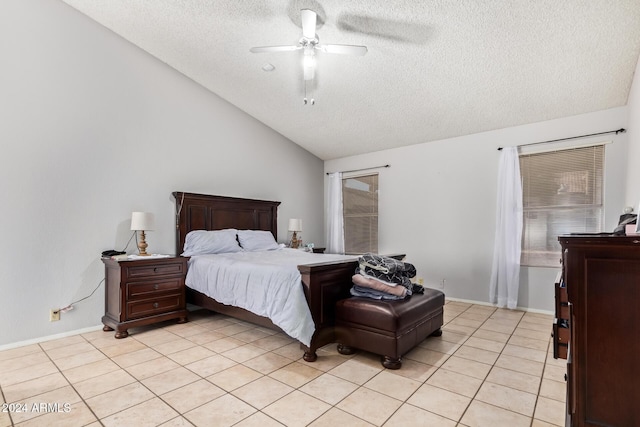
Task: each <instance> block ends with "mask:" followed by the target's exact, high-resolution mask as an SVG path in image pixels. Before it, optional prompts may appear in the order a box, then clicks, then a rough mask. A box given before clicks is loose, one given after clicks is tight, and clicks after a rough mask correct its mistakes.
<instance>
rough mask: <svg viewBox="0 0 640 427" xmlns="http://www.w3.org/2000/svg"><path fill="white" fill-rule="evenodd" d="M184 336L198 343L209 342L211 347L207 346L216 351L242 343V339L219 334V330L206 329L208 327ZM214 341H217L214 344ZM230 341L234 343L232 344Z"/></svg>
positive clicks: (204, 343) (205, 343)
mask: <svg viewBox="0 0 640 427" xmlns="http://www.w3.org/2000/svg"><path fill="white" fill-rule="evenodd" d="M185 338H186V339H188V340H189V341H191V342H192V343H194V344H198V345H207V344H210V345H211V347H209V346H207V348H209V349H210V350H212V351H215V352H218V353H219V352H222V351H226V350H230V349H232V348H235V347H238V346H240V345H243V344H244V342H243V341H240V340H237V339H235V338H229V337H227V336H226V335H224V334H221V333H219V332H215V331H212V330H208V329H205V331H204V332H200V333H197V334H195V335H189V336H188V337H185ZM217 341H220V342H217ZM214 343H217V344H214ZM232 343H234V344H233V345H232Z"/></svg>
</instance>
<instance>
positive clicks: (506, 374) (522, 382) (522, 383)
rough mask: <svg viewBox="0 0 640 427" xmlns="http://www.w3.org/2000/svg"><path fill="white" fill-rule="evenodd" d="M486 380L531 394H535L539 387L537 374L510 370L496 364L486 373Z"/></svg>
mask: <svg viewBox="0 0 640 427" xmlns="http://www.w3.org/2000/svg"><path fill="white" fill-rule="evenodd" d="M486 380H487V381H489V382H492V383H494V384H500V385H503V386H506V387H511V388H515V389H516V390H520V391H526V392H527V393H533V394H537V393H538V389H539V388H540V377H539V376H537V375H529V374H525V373H522V372H517V371H512V370H510V369H504V368H500V367H498V366H494V367H493V368H491V372H489V375H487V379H486Z"/></svg>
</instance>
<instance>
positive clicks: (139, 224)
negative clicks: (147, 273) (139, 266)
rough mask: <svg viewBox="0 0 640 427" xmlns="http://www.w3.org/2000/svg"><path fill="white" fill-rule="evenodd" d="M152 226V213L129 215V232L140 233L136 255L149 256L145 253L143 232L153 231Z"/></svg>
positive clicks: (145, 245)
mask: <svg viewBox="0 0 640 427" xmlns="http://www.w3.org/2000/svg"><path fill="white" fill-rule="evenodd" d="M154 227H155V225H154V217H153V214H152V213H149V212H133V213H132V214H131V230H134V231H139V232H140V241H139V242H138V253H139V254H140V255H141V256H147V255H149V254H148V253H147V246H149V245H147V242H146V241H145V235H144V232H145V231H148V230H153V229H154Z"/></svg>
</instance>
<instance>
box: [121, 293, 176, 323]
mask: <svg viewBox="0 0 640 427" xmlns="http://www.w3.org/2000/svg"><path fill="white" fill-rule="evenodd" d="M183 306H184V302H183V301H182V295H180V294H176V295H167V296H165V297H160V298H152V299H148V300H142V301H132V302H127V320H131V319H136V318H139V317H146V316H152V315H154V314H160V313H164V312H168V311H173V310H179V309H182V308H183Z"/></svg>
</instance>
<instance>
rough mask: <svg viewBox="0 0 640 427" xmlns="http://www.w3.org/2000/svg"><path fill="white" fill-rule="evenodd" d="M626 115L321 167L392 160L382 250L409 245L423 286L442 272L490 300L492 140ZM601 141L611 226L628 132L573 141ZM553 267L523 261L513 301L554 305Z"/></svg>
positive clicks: (578, 129) (620, 194)
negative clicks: (528, 265)
mask: <svg viewBox="0 0 640 427" xmlns="http://www.w3.org/2000/svg"><path fill="white" fill-rule="evenodd" d="M425 119H426V118H425ZM626 122H627V109H626V107H621V108H616V109H611V110H606V111H601V112H597V113H592V114H584V115H581V116H575V117H568V118H565V119H560V120H552V121H548V122H543V123H536V124H531V125H526V126H518V127H513V128H508V129H502V130H496V131H492V132H485V133H481V134H476V135H469V136H464V137H459V138H452V139H448V140H443V141H435V142H429V143H424V144H419V145H414V146H409V147H404V148H397V149H392V150H385V151H380V152H376V153H370V154H366V155H361V156H353V157H348V158H342V159H336V160H331V161H327V162H325V171H326V172H335V171H342V170H351V169H359V168H365V167H370V166H377V165H384V164H387V163H388V164H390V165H391V167H390V168H388V169H380V170H379V173H380V180H379V186H380V191H379V193H380V194H379V233H380V237H379V243H380V246H379V250H380V252H381V253H392V252H396V253H397V252H403V253H406V254H407V261H409V262H412V263H413V264H414V265H415V266H416V268H417V270H418V276H420V277H423V278H424V281H425V285H426V286H429V287H433V288H439V289H440V288H442V282H443V280H444V283H445V285H444V291H445V294H446V295H447V296H448V297H451V298H459V299H466V300H472V301H480V302H488V301H489V278H490V275H491V263H492V257H493V237H494V232H495V212H496V210H495V205H496V188H497V166H498V159H499V151H497V148H498V147H500V146H511V145H520V144H526V143H531V142H538V141H547V140H552V139H557V138H563V137H571V136H576V135H583V134H590V133H596V132H602V131H608V130H613V129H618V128H621V127H626ZM398 125H401V124H398ZM601 141H613V143H612V144H609V145H607V148H606V150H605V151H606V164H605V167H606V183H605V186H606V188H605V191H606V202H605V203H606V208H605V210H606V212H605V216H606V229H613V227H614V226H615V225H616V224H617V220H618V216H619V215H620V213H621V211H622V208H623V206H624V193H625V190H624V186H625V179H626V157H625V156H626V153H627V136H626V134H619V135H613V136H611V135H610V136H606V137H600V138H586V139H581V140H577V142H576V141H574V143H575V144H583V143H591V142H601ZM547 148H548V146H547ZM325 183H326V179H325ZM325 188H326V186H325ZM557 271H558V269H554V268H523V269H522V274H521V286H520V293H519V301H518V305H519V306H521V307H528V308H531V309H536V310H546V311H551V310H553V303H554V299H553V280H554V278H555V276H556V274H557Z"/></svg>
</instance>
